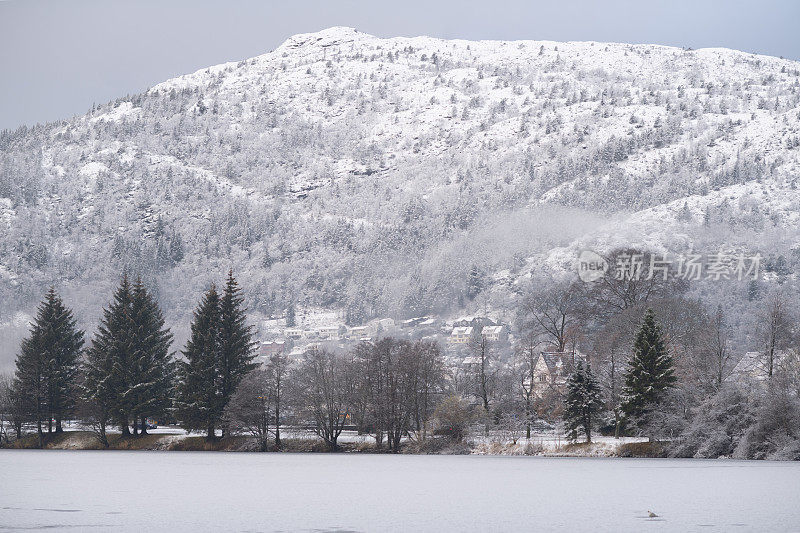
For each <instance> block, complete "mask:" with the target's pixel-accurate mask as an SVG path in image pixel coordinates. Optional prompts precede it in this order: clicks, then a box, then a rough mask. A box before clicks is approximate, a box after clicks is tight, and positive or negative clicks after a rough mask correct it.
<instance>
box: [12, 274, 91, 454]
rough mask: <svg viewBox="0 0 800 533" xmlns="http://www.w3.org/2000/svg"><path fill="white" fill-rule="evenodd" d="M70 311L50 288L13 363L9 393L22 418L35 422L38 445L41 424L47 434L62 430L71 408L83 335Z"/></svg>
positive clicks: (73, 405)
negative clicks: (12, 380)
mask: <svg viewBox="0 0 800 533" xmlns="http://www.w3.org/2000/svg"><path fill="white" fill-rule="evenodd" d="M76 324H77V323H76V321H75V319H74V318H73V316H72V311H70V310H69V309H67V308H66V307H65V306H64V302H63V301H62V300H61V298H60V297H59V296H58V295H57V294H56V291H55V289H53V288H52V287H51V288H50V290H49V291H48V293H47V295H46V297H45V299H44V301H43V302H42V303H41V305H40V306H39V309H38V312H37V314H36V319H35V321H34V323H33V324H32V325H31V332H30V336H29V337H28V338H26V339H24V340H23V341H22V347H21V350H20V354H19V356H18V357H17V361H16V373H15V376H14V385H13V393H14V395H15V401H16V404H17V405H19V406H20V407H21V410H22V413H23V416H24V417H25V418H27V419H28V420H32V421H35V422H36V429H37V433H38V435H39V446H41V445H42V444H43V422H44V421H45V419H46V421H47V430H48V433H49V432H51V431H52V430H53V425H52V422H53V421H55V431H56V432H60V431H61V430H62V427H61V423H62V421H63V420H64V419H65V418H66V417H67V416H69V415H70V414H71V413H72V412H73V411H74V409H75V400H76V392H77V389H76V383H75V381H76V377H77V374H78V365H79V361H78V359H79V357H80V352H81V349H82V347H83V332H82V331H79V330H78V329H77V327H76Z"/></svg>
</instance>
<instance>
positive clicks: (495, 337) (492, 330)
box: [481, 325, 508, 342]
mask: <svg viewBox="0 0 800 533" xmlns="http://www.w3.org/2000/svg"><path fill="white" fill-rule="evenodd" d="M481 336H482V337H483V338H484V339H486V340H487V341H490V342H506V341H508V328H506V327H505V326H502V325H501V326H483V329H482V330H481Z"/></svg>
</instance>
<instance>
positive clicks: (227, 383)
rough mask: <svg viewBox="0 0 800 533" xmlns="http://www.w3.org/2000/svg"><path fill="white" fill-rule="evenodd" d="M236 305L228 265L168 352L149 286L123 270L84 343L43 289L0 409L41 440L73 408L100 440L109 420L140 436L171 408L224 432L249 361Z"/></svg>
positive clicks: (250, 344) (198, 425) (189, 422)
mask: <svg viewBox="0 0 800 533" xmlns="http://www.w3.org/2000/svg"><path fill="white" fill-rule="evenodd" d="M245 313H246V310H245V308H244V306H243V299H242V296H241V289H240V288H239V286H238V284H237V282H236V279H235V278H234V277H233V273H232V272H229V274H228V278H227V280H226V282H225V287H224V290H223V291H222V294H221V295H220V294H219V293H218V292H217V290H216V288H215V286H213V285H212V286H211V288H209V289H208V291H207V292H206V294H205V295H204V296H203V299H202V301H201V303H200V305H199V306H198V309H197V311H196V312H195V314H194V319H193V323H192V336H191V338H190V339H189V341H188V342H187V344H186V346H185V348H184V349H183V350H182V352H181V353H182V355H183V357H182V358H181V359H176V357H175V353H174V352H173V351H171V346H172V342H173V338H172V334H171V333H170V331H169V329H168V328H167V327H166V326H165V321H164V316H163V314H162V312H161V310H160V308H159V306H158V303H157V302H156V300H155V298H154V296H153V294H152V293H151V292H150V291H149V290H148V289H147V287H146V286H145V284H144V283H143V282H142V280H141V278H139V277H137V278H136V279H135V280H134V281H133V282H131V280H130V279H129V277H128V275H127V273H126V274H124V275H123V276H122V279H121V281H120V283H119V286H118V287H117V289H116V290H115V292H114V295H113V298H112V301H111V303H110V304H109V305H108V306H107V307H106V308H105V309H104V310H103V315H102V318H101V320H100V324H99V325H98V328H97V332H96V333H95V335H94V336H93V338H92V339H91V342H90V343H89V345H88V347H85V348H84V344H85V334H84V332H83V331H80V330H79V329H78V328H77V325H76V324H77V322H76V320H75V318H74V316H73V313H72V311H71V310H70V309H68V308H67V307H66V306H65V305H64V302H63V301H62V299H61V298H60V297H59V296H58V294H57V293H56V291H55V289H53V288H51V289H50V290H49V291H48V293H47V295H46V297H45V299H44V301H43V302H42V304H41V305H40V306H39V308H38V311H37V315H36V317H35V319H34V321H33V323H32V325H31V330H30V334H29V336H28V337H27V338H26V339H24V340H23V342H22V345H21V348H20V353H19V355H18V357H17V359H16V371H15V373H14V377H13V379H12V380H10V383H8V385H7V387H6V389H7V391H8V392H7V394H6V396H7V401H6V405H5V406H4V409H3V411H6V412H7V416H8V417H9V419H10V422H11V425H12V426H13V428H14V429H15V432H16V434H17V436H18V437H19V436H21V435H22V430H23V425H28V424H29V425H32V426H34V427H35V429H36V434H37V438H38V444H39V446H40V447H41V446H42V445H43V442H44V438H45V433H47V434H53V433H60V432H62V431H63V421H65V420H67V419H70V418H76V417H77V418H79V419H81V420H82V421H83V422H84V423H86V424H88V425H90V426H91V427H92V428H93V429H94V430H95V432H96V434H97V436H98V438H99V439H100V441H101V442H102V443H103V444H104V445H106V446H107V445H108V439H107V428H108V427H109V426H115V427H118V428H119V429H120V431H121V433H122V436H123V437H127V436H131V435H139V434H142V435H144V434H147V429H148V420H150V419H164V418H171V417H174V416H176V415H177V416H179V417H180V420H181V423H182V425H183V426H184V427H186V428H187V429H193V430H194V429H203V430H207V431H208V436H210V437H213V436H215V428H216V427H217V426H220V425H221V424H222V425H221V427H222V430H223V435H224V434H225V432H226V431H227V426H225V425H224V424H223V423H222V421H223V411H224V408H225V406H226V405H227V403H228V401H229V400H230V398H231V396H232V395H233V392H234V391H235V389H236V387H237V386H238V384H239V382H240V381H241V380H242V378H243V376H244V375H245V374H247V373H248V372H250V371H251V370H252V369H253V368H255V364H254V363H253V359H254V357H255V352H254V346H255V343H254V341H253V340H252V334H253V333H252V327H251V326H248V325H247V324H246V316H245ZM131 428H132V431H131Z"/></svg>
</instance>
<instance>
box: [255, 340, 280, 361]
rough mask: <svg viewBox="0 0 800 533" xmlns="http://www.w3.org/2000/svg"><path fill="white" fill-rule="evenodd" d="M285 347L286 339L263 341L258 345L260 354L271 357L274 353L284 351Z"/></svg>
mask: <svg viewBox="0 0 800 533" xmlns="http://www.w3.org/2000/svg"><path fill="white" fill-rule="evenodd" d="M285 349H286V341H267V342H262V343H261V344H260V345H259V347H258V355H260V356H262V357H267V358H269V357H272V356H273V355H276V354H279V353H283V352H284V350H285Z"/></svg>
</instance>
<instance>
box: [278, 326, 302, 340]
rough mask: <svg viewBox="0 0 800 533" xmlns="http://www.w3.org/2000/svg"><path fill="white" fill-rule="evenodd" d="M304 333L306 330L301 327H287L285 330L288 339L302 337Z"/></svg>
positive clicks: (284, 333)
mask: <svg viewBox="0 0 800 533" xmlns="http://www.w3.org/2000/svg"><path fill="white" fill-rule="evenodd" d="M303 334H304V332H303V330H302V329H300V328H286V329H284V330H283V336H284V337H286V338H287V339H300V338H302V337H303Z"/></svg>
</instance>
